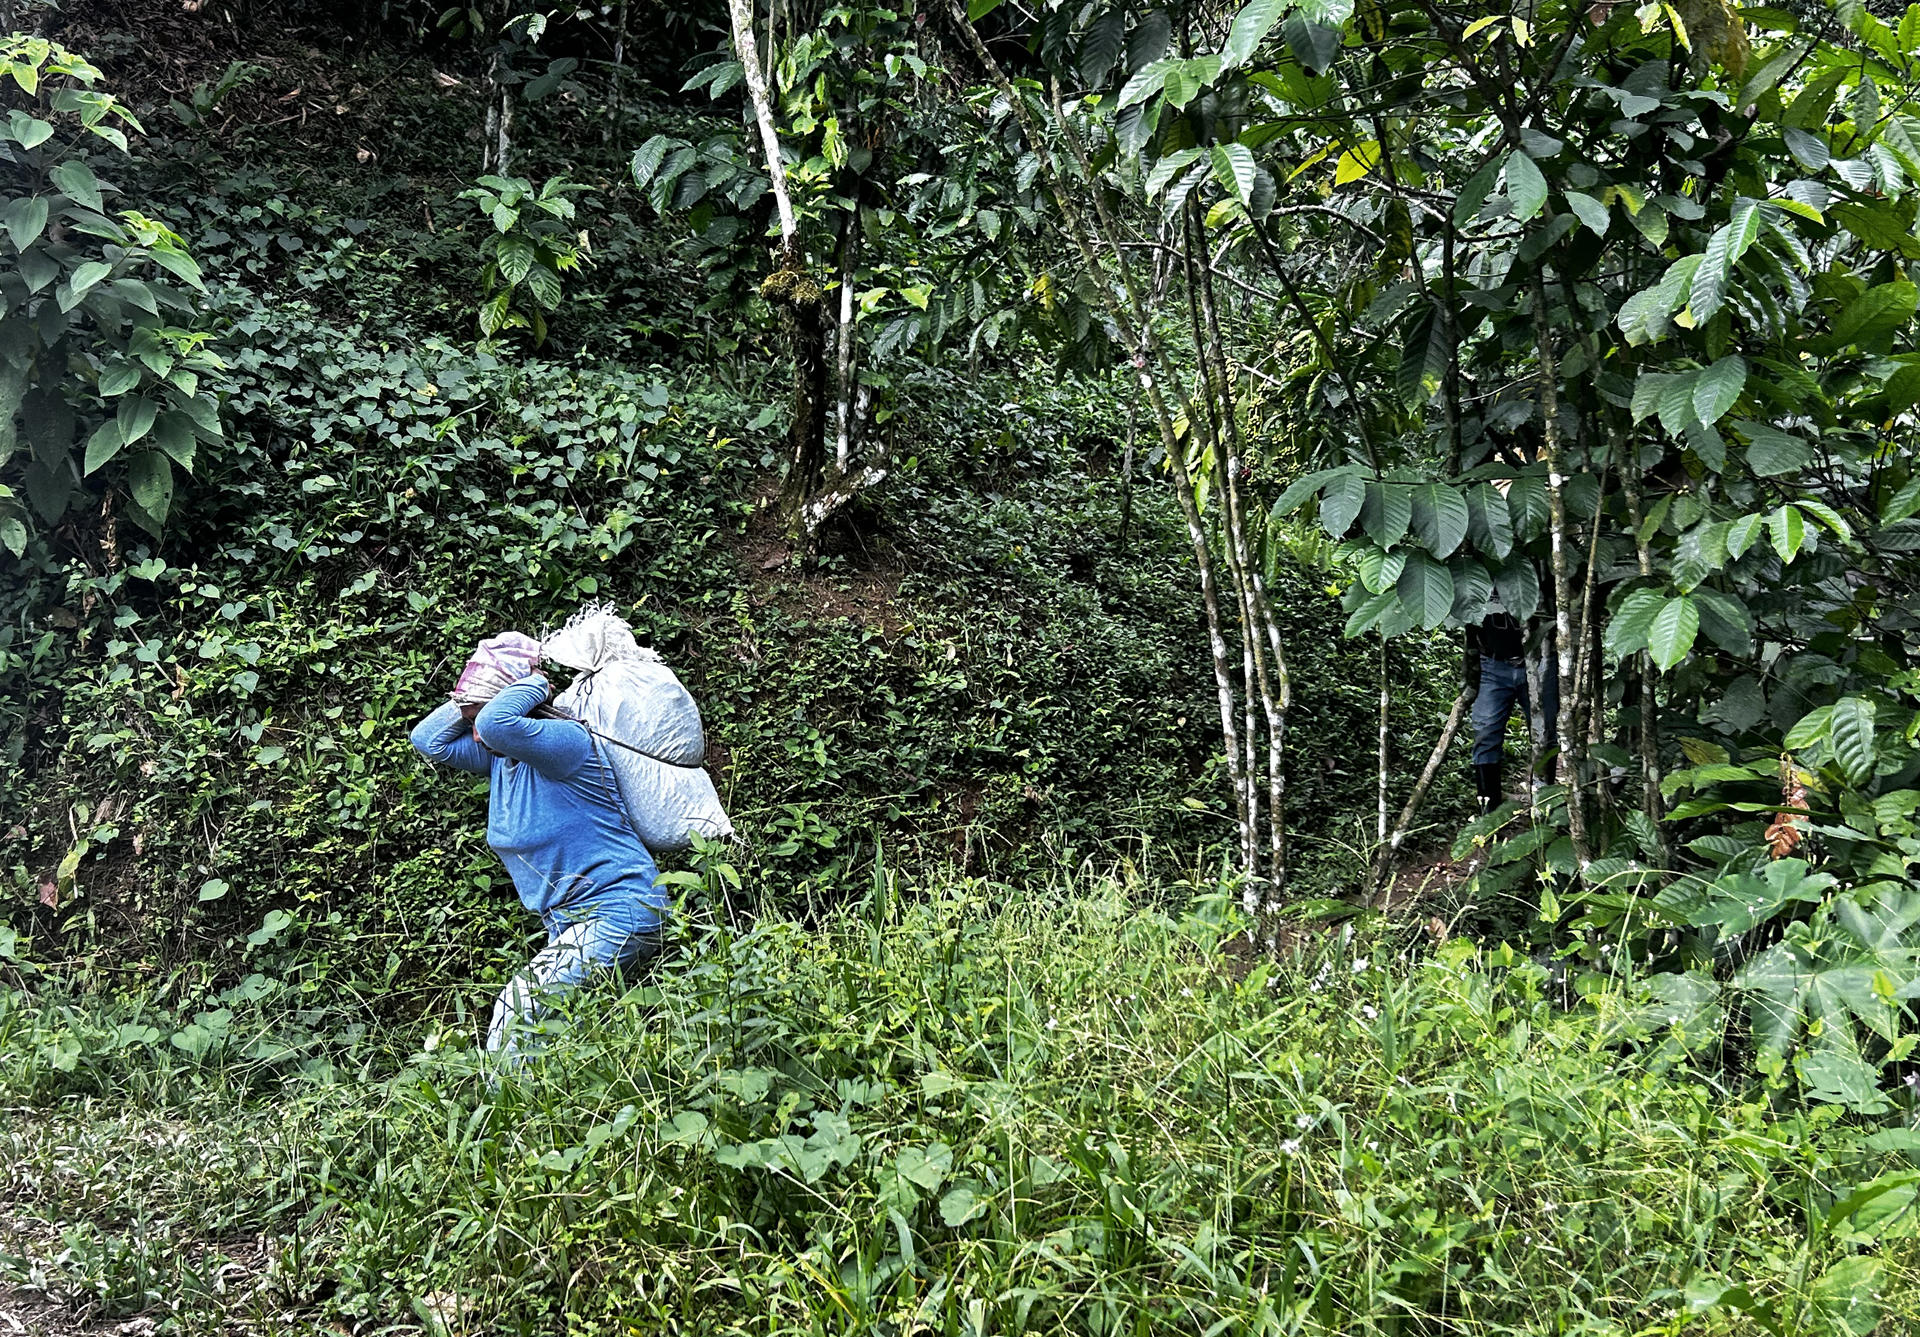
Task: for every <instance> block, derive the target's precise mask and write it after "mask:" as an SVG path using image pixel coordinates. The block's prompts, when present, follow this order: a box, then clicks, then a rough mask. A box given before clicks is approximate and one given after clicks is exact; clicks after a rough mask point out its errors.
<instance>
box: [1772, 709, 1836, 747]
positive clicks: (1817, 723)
mask: <svg viewBox="0 0 1920 1337" xmlns="http://www.w3.org/2000/svg"><path fill="white" fill-rule="evenodd" d="M1832 723H1833V707H1832V706H1821V707H1820V708H1819V709H1818V710H1811V711H1808V712H1807V713H1806V714H1805V715H1802V716H1801V717H1800V719H1799V721H1798V722H1797V723H1796V724H1795V725H1794V726H1793V727H1792V728H1791V729H1789V730H1787V736H1786V737H1785V738H1784V739H1782V740H1781V743H1780V745H1781V746H1782V747H1784V748H1786V749H1787V751H1789V752H1798V751H1799V750H1800V749H1801V748H1805V747H1812V746H1813V745H1814V744H1815V743H1817V742H1819V741H1821V740H1822V739H1823V738H1825V737H1826V736H1827V730H1828V728H1829V727H1830V726H1831V725H1832Z"/></svg>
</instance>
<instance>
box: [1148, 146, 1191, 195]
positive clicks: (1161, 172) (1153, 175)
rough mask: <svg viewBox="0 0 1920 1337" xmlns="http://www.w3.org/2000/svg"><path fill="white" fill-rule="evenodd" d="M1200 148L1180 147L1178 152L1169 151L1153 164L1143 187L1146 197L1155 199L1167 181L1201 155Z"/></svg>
mask: <svg viewBox="0 0 1920 1337" xmlns="http://www.w3.org/2000/svg"><path fill="white" fill-rule="evenodd" d="M1201 152H1202V151H1201V150H1200V149H1181V150H1180V151H1179V152H1178V153H1169V154H1167V155H1166V156H1165V157H1163V158H1161V159H1160V161H1158V162H1156V163H1155V164H1154V165H1153V170H1152V171H1150V172H1148V173H1147V179H1146V182H1145V183H1144V186H1143V189H1144V190H1145V191H1146V196H1147V198H1148V199H1150V200H1151V199H1156V198H1158V197H1159V195H1160V192H1161V191H1163V190H1165V189H1166V188H1167V185H1168V183H1169V182H1171V181H1172V180H1173V179H1174V177H1176V176H1178V175H1180V173H1182V172H1184V171H1186V170H1187V168H1189V167H1191V166H1193V164H1194V163H1195V162H1197V161H1198V160H1199V158H1200V156H1201Z"/></svg>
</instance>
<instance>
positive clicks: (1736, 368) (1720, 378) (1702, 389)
mask: <svg viewBox="0 0 1920 1337" xmlns="http://www.w3.org/2000/svg"><path fill="white" fill-rule="evenodd" d="M1746 384H1747V360H1746V359H1745V358H1743V357H1741V356H1740V355H1739V354H1738V353H1735V354H1733V355H1732V356H1730V357H1723V358H1721V359H1720V360H1719V361H1718V362H1715V363H1714V364H1713V365H1712V366H1710V367H1707V368H1705V369H1704V370H1702V371H1701V372H1700V374H1699V376H1697V377H1696V378H1695V379H1694V382H1693V412H1694V415H1695V416H1696V417H1698V418H1699V419H1700V421H1701V422H1703V423H1706V424H1708V425H1709V426H1711V425H1712V424H1714V423H1716V422H1719V421H1720V419H1721V418H1722V417H1723V416H1725V414H1726V412H1727V410H1728V409H1730V408H1732V407H1733V404H1734V401H1735V400H1737V399H1738V398H1740V391H1741V390H1743V389H1744V388H1745V387H1746Z"/></svg>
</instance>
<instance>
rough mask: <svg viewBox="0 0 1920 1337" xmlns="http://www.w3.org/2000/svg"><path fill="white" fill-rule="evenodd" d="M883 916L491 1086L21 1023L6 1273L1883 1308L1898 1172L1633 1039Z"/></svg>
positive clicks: (602, 1011)
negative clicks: (1643, 1049)
mask: <svg viewBox="0 0 1920 1337" xmlns="http://www.w3.org/2000/svg"><path fill="white" fill-rule="evenodd" d="M890 893H891V888H890V887H889V886H887V885H885V884H882V885H880V886H879V887H878V888H877V889H876V894H875V895H873V896H871V897H869V898H868V899H867V900H866V901H865V902H864V903H862V904H860V905H858V906H856V907H853V908H850V909H848V910H846V911H845V912H843V913H841V914H840V915H839V916H837V917H836V918H834V919H832V920H831V921H830V922H829V923H828V924H826V925H825V926H824V927H821V928H802V927H801V926H799V925H796V924H793V923H789V922H763V923H762V924H760V925H759V926H757V927H755V928H753V929H752V930H751V931H748V932H742V933H738V934H734V933H729V932H727V931H724V930H721V929H717V928H710V929H706V930H699V931H690V932H689V933H688V935H687V936H686V938H685V939H684V941H683V943H682V944H681V950H680V951H679V953H678V955H677V956H673V957H671V958H670V959H668V960H667V961H666V962H664V963H663V964H662V965H661V966H660V967H659V969H658V970H657V971H656V972H654V974H653V975H652V976H651V977H650V978H649V979H647V980H645V981H643V982H642V983H640V984H639V985H637V986H636V987H633V988H631V989H629V990H627V991H626V992H625V993H624V994H620V993H617V992H616V991H614V990H611V989H608V990H603V991H600V992H597V993H594V994H592V995H590V996H588V997H585V998H583V999H582V1000H581V1004H580V1006H578V1007H577V1008H575V1009H574V1011H573V1015H572V1017H571V1018H570V1019H569V1020H566V1021H564V1022H563V1023H561V1024H559V1025H556V1026H555V1028H554V1033H553V1034H552V1035H550V1036H548V1037H547V1039H546V1042H545V1046H544V1048H543V1050H542V1051H541V1053H540V1055H539V1056H538V1057H537V1058H536V1059H535V1060H534V1061H533V1062H532V1063H531V1065H530V1066H529V1067H528V1068H527V1069H526V1070H525V1071H523V1072H520V1073H516V1074H510V1075H508V1076H506V1077H505V1078H504V1079H501V1080H497V1081H496V1080H495V1077H496V1074H494V1073H493V1072H492V1071H491V1070H490V1069H489V1068H488V1067H487V1066H486V1064H485V1063H484V1062H483V1061H482V1059H481V1057H480V1056H479V1055H477V1054H476V1053H475V1052H474V1050H473V1047H472V1040H471V1029H472V1028H471V1027H470V1026H467V1025H454V1024H445V1023H438V1024H431V1025H425V1026H419V1027H414V1028H411V1029H408V1030H405V1031H394V1032H389V1033H380V1034H370V1035H363V1036H358V1037H341V1036H337V1035H329V1034H328V1033H327V1032H326V1026H325V1017H324V1015H323V1014H321V1013H319V1012H310V1013H308V1014H306V1015H302V1014H301V1013H300V1012H299V1011H298V1010H297V1009H295V1008H293V1007H292V1006H290V1004H289V1002H288V1000H287V998H285V997H263V998H260V999H258V1000H256V1001H251V1002H249V1001H246V1000H240V1001H239V1002H238V1003H237V1004H236V1006H234V1007H233V1008H231V1009H228V1010H230V1011H231V1013H232V1015H231V1016H230V1017H229V1018H228V1019H226V1020H224V1021H219V1022H218V1025H217V1026H216V1029H219V1030H220V1035H219V1036H218V1038H217V1039H216V1040H211V1041H210V1040H208V1039H207V1030H208V1025H207V1023H208V1022H209V1020H210V1019H208V1018H206V1017H202V1018H201V1019H200V1022H199V1023H198V1024H200V1025H201V1028H202V1032H201V1034H200V1035H199V1036H194V1035H191V1034H189V1035H188V1036H187V1039H186V1041H185V1043H184V1045H183V1044H181V1043H176V1042H175V1039H174V1036H175V1035H176V1034H184V1033H186V1028H187V1026H188V1025H189V1024H193V1023H194V1019H192V1018H169V1017H165V1016H160V1015H145V1016H142V1015H138V1014H137V1013H136V1011H135V1010H134V1009H133V1008H132V1007H131V1005H128V1004H125V1003H120V1004H114V1005H111V1006H110V1005H108V1004H104V1003H101V1002H97V1001H95V1002H83V1001H76V1000H64V1001H63V1000H57V999H55V998H54V997H52V996H51V995H48V994H44V993H43V994H41V995H38V996H27V995H15V996H13V997H11V998H10V999H8V1000H7V1001H6V1002H5V1003H4V1005H3V1006H0V1093H3V1094H4V1098H5V1101H6V1103H7V1106H8V1110H7V1117H6V1120H5V1131H4V1134H0V1175H4V1179H3V1180H0V1187H3V1188H4V1198H5V1200H6V1201H7V1202H8V1203H10V1204H11V1205H10V1206H8V1207H5V1208H0V1280H9V1281H11V1282H13V1283H14V1284H15V1285H16V1286H30V1287H32V1288H37V1289H39V1290H42V1291H44V1292H45V1293H46V1294H47V1295H49V1296H52V1297H55V1298H58V1299H59V1300H60V1301H62V1302H63V1303H66V1304H69V1305H73V1306H76V1307H77V1308H78V1309H80V1310H82V1311H86V1312H97V1313H100V1314H104V1315H113V1316H117V1315H126V1314H134V1313H148V1314H151V1315H153V1316H155V1317H158V1318H161V1319H163V1320H165V1321H166V1322H167V1323H169V1324H171V1325H173V1326H175V1327H177V1329H178V1330H180V1331H184V1332H212V1331H216V1330H224V1328H225V1327H226V1326H227V1325H238V1326H240V1327H242V1328H243V1329H246V1330H251V1331H262V1332H295V1331H311V1330H313V1325H315V1324H316V1323H319V1322H320V1321H322V1320H325V1321H327V1322H333V1323H338V1324H340V1325H342V1326H344V1327H346V1328H347V1329H348V1330H349V1331H367V1332H373V1331H409V1330H414V1331H422V1332H433V1333H448V1334H452V1333H474V1334H478V1333H502V1332H512V1333H534V1332H539V1333H553V1332H568V1333H578V1334H601V1333H627V1332H633V1333H658V1332H688V1333H696V1332H697V1333H742V1334H744V1333H754V1334H785V1333H839V1332H886V1333H901V1334H906V1333H915V1332H927V1333H942V1334H954V1335H955V1337H958V1335H959V1334H980V1335H984V1334H986V1333H1043V1332H1085V1333H1095V1334H1103V1335H1106V1334H1123V1333H1124V1334H1136V1333H1137V1334H1146V1333H1165V1332H1191V1333H1230V1332H1231V1333H1328V1334H1331V1333H1366V1334H1371V1333H1380V1334H1386V1333H1475V1334H1478V1333H1487V1334H1493V1333H1541V1332H1555V1333H1593V1334H1600V1333H1620V1334H1628V1333H1635V1334H1639V1333H1677V1332H1682V1331H1686V1332H1735V1331H1756V1332H1758V1331H1770V1332H1778V1333H1783V1334H1784V1333H1814V1332H1823V1333H1824V1332H1834V1333H1842V1332H1846V1333H1865V1332H1869V1331H1872V1330H1873V1329H1874V1327H1875V1325H1876V1324H1879V1325H1881V1330H1882V1331H1888V1332H1891V1331H1905V1330H1906V1327H1905V1326H1904V1325H1908V1324H1911V1323H1912V1322H1913V1321H1914V1320H1915V1319H1916V1317H1920V1299H1917V1298H1916V1289H1915V1288H1914V1287H1913V1285H1912V1282H1913V1281H1914V1279H1915V1277H1916V1273H1915V1270H1914V1267H1915V1263H1916V1261H1920V1260H1917V1259H1916V1255H1915V1252H1914V1247H1913V1245H1912V1243H1911V1236H1912V1234H1913V1233H1914V1232H1913V1227H1912V1215H1913V1214H1912V1211H1911V1210H1910V1204H1911V1201H1912V1199H1913V1188H1912V1185H1911V1184H1905V1185H1904V1186H1903V1185H1902V1184H1901V1183H1898V1182H1894V1183H1892V1185H1891V1187H1885V1188H1883V1189H1882V1190H1881V1191H1880V1192H1879V1193H1877V1194H1875V1195H1873V1198H1872V1201H1871V1202H1869V1203H1864V1204H1860V1205H1857V1206H1852V1207H1850V1206H1849V1205H1848V1204H1847V1202H1845V1201H1844V1199H1845V1197H1846V1195H1847V1194H1848V1193H1849V1192H1850V1191H1851V1190H1853V1188H1854V1187H1855V1186H1856V1185H1858V1184H1860V1183H1861V1182H1863V1181H1866V1180H1868V1179H1870V1178H1872V1177H1873V1176H1874V1175H1875V1174H1878V1173H1881V1172H1885V1171H1888V1170H1895V1171H1898V1170H1900V1169H1902V1168H1903V1167H1904V1166H1905V1165H1906V1164H1907V1162H1906V1160H1904V1159H1902V1158H1901V1156H1900V1155H1899V1154H1898V1153H1897V1148H1898V1146H1899V1145H1901V1143H1900V1140H1899V1139H1898V1138H1897V1137H1896V1138H1893V1139H1892V1140H1889V1139H1888V1138H1887V1137H1886V1135H1884V1134H1883V1135H1881V1136H1880V1137H1879V1138H1878V1140H1869V1139H1867V1138H1866V1137H1865V1136H1864V1134H1863V1133H1862V1132H1861V1131H1860V1130H1855V1129H1849V1128H1847V1127H1845V1126H1843V1125H1842V1123H1841V1122H1840V1120H1839V1119H1838V1118H1837V1116H1835V1115H1833V1114H1832V1113H1831V1112H1828V1111H1820V1110H1815V1111H1812V1112H1787V1111H1780V1110H1776V1109H1773V1108H1770V1107H1769V1105H1768V1104H1767V1103H1766V1101H1765V1100H1764V1099H1762V1098H1760V1097H1758V1096H1753V1095H1748V1094H1744V1093H1741V1092H1738V1091H1731V1090H1727V1089H1723V1088H1722V1087H1721V1086H1719V1085H1717V1084H1716V1082H1715V1080H1714V1079H1713V1078H1712V1076H1711V1075H1710V1074H1707V1073H1703V1072H1698V1071H1694V1070H1692V1069H1690V1068H1688V1067H1686V1066H1684V1064H1682V1063H1679V1062H1677V1061H1676V1060H1675V1059H1674V1058H1673V1057H1672V1056H1671V1055H1666V1054H1656V1053H1649V1054H1646V1055H1636V1054H1634V1053H1633V1052H1630V1050H1629V1049H1628V1048H1627V1047H1625V1046H1623V1045H1621V1044H1620V1043H1618V1042H1617V1040H1615V1039H1610V1038H1609V1037H1610V1034H1612V1032H1610V1030H1609V1028H1608V1027H1607V1026H1606V1025H1604V1024H1603V1023H1602V1022H1601V1021H1600V1020H1599V1019H1597V1018H1596V1017H1595V1016H1594V1015H1593V1014H1591V1013H1588V1012H1568V1011H1563V1010H1560V1009H1558V1008H1557V1007H1556V1006H1554V1005H1553V1004H1552V1003H1551V1002H1550V1001H1549V1000H1548V999H1547V998H1546V997H1545V996H1544V995H1543V993H1542V985H1543V983H1544V980H1545V972H1544V971H1542V970H1540V969H1539V968H1538V967H1535V966H1533V965H1530V964H1527V963H1524V962H1521V963H1509V964H1507V965H1504V966H1503V965H1501V964H1500V963H1499V961H1497V960H1494V959H1490V958H1489V957H1488V956H1486V955H1485V954H1482V953H1479V952H1478V951H1477V950H1476V949H1475V948H1474V947H1473V946H1472V945H1470V944H1466V943H1462V942H1451V943H1448V944H1446V945H1445V946H1444V947H1441V948H1439V949H1437V950H1436V951H1434V952H1433V953H1431V954H1430V955H1428V956H1426V957H1425V958H1424V959H1399V958H1398V957H1397V956H1396V955H1395V945H1394V941H1393V939H1392V938H1391V937H1390V936H1388V935H1385V934H1384V933H1375V934H1374V935H1373V936H1371V937H1369V936H1368V935H1366V934H1364V933H1363V934H1361V935H1359V936H1355V935H1353V934H1352V933H1351V932H1349V934H1348V935H1347V936H1345V937H1342V938H1334V939H1328V940H1325V941H1323V942H1322V943H1321V944H1320V945H1319V947H1318V948H1317V950H1316V952H1315V954H1313V955H1311V956H1309V957H1306V958H1303V959H1301V960H1298V961H1294V962H1289V963H1284V964H1279V963H1275V964H1258V965H1255V966H1254V967H1253V968H1252V969H1251V970H1244V969H1243V968H1229V959H1228V958H1225V957H1223V956H1222V955H1221V953H1220V951H1219V946H1220V939H1221V936H1222V934H1223V933H1225V932H1226V931H1228V928H1229V925H1228V924H1227V923H1226V921H1225V918H1224V916H1225V915H1226V914H1227V913H1228V911H1227V910H1226V909H1225V904H1224V901H1225V898H1212V899H1203V900H1202V901H1200V902H1199V903H1198V904H1197V907H1196V910H1194V911H1190V912H1188V913H1185V914H1181V915H1170V914H1167V913H1163V912H1160V911H1156V910H1147V909H1142V908H1140V906H1139V904H1138V903H1137V902H1136V900H1134V899H1133V898H1130V897H1129V895H1128V894H1127V893H1126V892H1125V891H1124V890H1123V889H1122V888H1120V887H1119V886H1117V885H1115V884H1113V883H1110V882H1105V881H1100V880H1090V879H1089V880H1082V881H1080V882H1078V883H1077V884H1076V885H1075V886H1073V887H1071V888H1068V889H1064V890H1055V891H1052V892H1049V894H1048V895H1047V896H1046V897H1045V898H1044V900H1043V899H1038V898H1035V899H1021V898H1018V897H1016V896H1014V895H1013V894H1012V893H1011V892H1009V891H1008V889H1006V888H1003V887H998V886H994V885H991V884H983V883H965V882H960V883H954V884H951V885H947V886H942V887H937V888H929V889H925V890H924V891H922V892H921V893H919V894H918V895H917V896H916V897H914V898H909V899H907V900H904V901H901V900H896V899H894V898H893V896H892V895H891V894H890ZM1242 966H1243V967H1244V963H1242ZM259 991H260V990H259V989H258V988H256V992H259ZM268 992H269V993H271V990H269V991H268ZM213 1020H217V1019H213ZM1875 1147H1878V1148H1880V1150H1875V1149H1873V1148H1875ZM1894 1178H1895V1180H1898V1178H1899V1176H1898V1175H1897V1174H1896V1175H1895V1177H1894ZM1880 1182H1881V1183H1882V1184H1883V1185H1885V1184H1888V1183H1889V1182H1890V1181H1887V1180H1884V1179H1883V1180H1882V1181H1880ZM1903 1195H1904V1196H1903ZM1836 1204H1837V1205H1836Z"/></svg>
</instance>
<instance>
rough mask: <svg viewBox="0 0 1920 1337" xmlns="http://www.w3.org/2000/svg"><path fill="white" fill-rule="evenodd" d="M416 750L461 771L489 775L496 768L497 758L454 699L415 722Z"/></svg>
mask: <svg viewBox="0 0 1920 1337" xmlns="http://www.w3.org/2000/svg"><path fill="white" fill-rule="evenodd" d="M413 750H414V751H415V752H418V753H419V754H420V755H421V756H423V757H425V758H426V759H427V760H428V761H431V762H436V763H438V764H440V765H442V766H451V767H453V768H454V769H455V770H457V771H470V772H471V773H473V774H474V775H486V774H488V773H489V772H491V771H492V769H493V759H492V758H490V757H489V756H487V750H486V749H485V748H484V747H481V746H480V744H479V743H477V742H475V741H474V738H473V726H472V725H471V724H469V723H468V722H467V719H466V717H465V716H464V715H462V714H461V713H460V707H459V706H458V705H457V704H455V703H454V702H452V701H448V702H447V703H445V704H444V705H442V706H441V707H440V708H439V709H438V710H436V711H434V712H433V713H432V714H431V715H429V716H427V717H426V718H425V719H424V720H421V721H420V722H419V723H418V724H416V725H414V726H413Z"/></svg>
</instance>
